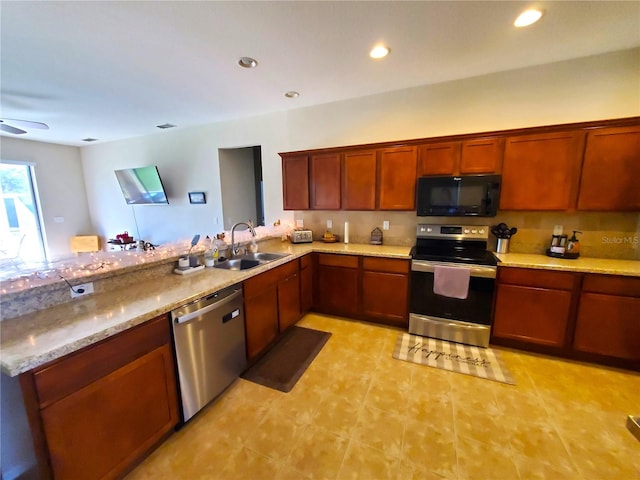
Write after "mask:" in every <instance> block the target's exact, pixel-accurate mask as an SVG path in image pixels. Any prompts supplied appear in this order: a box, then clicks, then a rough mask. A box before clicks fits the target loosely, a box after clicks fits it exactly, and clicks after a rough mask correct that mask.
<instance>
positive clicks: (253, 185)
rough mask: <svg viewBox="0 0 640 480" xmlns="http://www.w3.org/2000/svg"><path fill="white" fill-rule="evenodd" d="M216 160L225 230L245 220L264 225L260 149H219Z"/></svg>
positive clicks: (256, 147)
mask: <svg viewBox="0 0 640 480" xmlns="http://www.w3.org/2000/svg"><path fill="white" fill-rule="evenodd" d="M218 158H219V161H220V186H221V191H222V215H223V225H224V229H225V230H231V227H233V225H234V224H235V223H237V222H246V221H247V220H251V221H252V222H253V224H254V225H255V226H259V225H264V224H265V223H264V222H265V220H264V184H263V179H262V148H261V147H260V146H254V147H244V148H221V149H219V150H218Z"/></svg>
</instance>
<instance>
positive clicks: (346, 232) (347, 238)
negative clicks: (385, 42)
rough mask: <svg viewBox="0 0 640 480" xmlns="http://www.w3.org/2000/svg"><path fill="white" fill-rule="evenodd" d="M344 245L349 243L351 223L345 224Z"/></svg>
mask: <svg viewBox="0 0 640 480" xmlns="http://www.w3.org/2000/svg"><path fill="white" fill-rule="evenodd" d="M344 243H349V222H344Z"/></svg>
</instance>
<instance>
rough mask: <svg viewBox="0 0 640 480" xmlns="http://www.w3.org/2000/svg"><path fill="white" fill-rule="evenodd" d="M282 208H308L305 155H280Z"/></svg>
mask: <svg viewBox="0 0 640 480" xmlns="http://www.w3.org/2000/svg"><path fill="white" fill-rule="evenodd" d="M282 190H283V192H282V193H283V203H284V205H283V208H284V209H285V210H308V209H309V159H308V157H307V156H306V155H292V156H288V155H287V156H283V157H282Z"/></svg>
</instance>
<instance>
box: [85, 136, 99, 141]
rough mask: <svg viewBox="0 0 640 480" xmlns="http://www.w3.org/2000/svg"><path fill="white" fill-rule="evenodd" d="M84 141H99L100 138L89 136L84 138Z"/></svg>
mask: <svg viewBox="0 0 640 480" xmlns="http://www.w3.org/2000/svg"><path fill="white" fill-rule="evenodd" d="M82 141H83V142H97V141H98V139H97V138H91V137H87V138H83V139H82Z"/></svg>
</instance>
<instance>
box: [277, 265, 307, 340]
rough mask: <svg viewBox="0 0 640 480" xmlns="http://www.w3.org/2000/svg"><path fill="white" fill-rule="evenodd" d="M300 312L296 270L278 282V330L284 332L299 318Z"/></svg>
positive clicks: (298, 280)
mask: <svg viewBox="0 0 640 480" xmlns="http://www.w3.org/2000/svg"><path fill="white" fill-rule="evenodd" d="M293 263H296V262H292V264H293ZM296 266H297V265H296ZM300 313H301V310H300V279H299V274H298V272H297V271H296V272H295V273H292V274H291V275H289V276H287V277H285V278H283V279H282V280H280V281H279V282H278V327H279V331H280V332H284V331H285V330H286V329H287V328H289V327H290V326H291V325H293V324H294V323H296V322H297V321H298V320H300Z"/></svg>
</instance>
